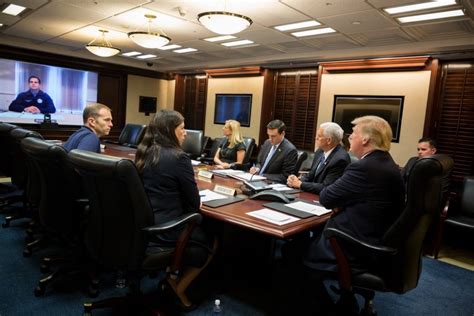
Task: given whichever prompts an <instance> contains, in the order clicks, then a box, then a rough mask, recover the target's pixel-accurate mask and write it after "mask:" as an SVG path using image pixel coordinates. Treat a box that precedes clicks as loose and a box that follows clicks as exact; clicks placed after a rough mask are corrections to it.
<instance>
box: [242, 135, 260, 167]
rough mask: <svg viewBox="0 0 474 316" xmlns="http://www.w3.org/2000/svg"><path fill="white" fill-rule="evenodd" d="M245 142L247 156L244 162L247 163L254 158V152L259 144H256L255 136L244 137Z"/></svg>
mask: <svg viewBox="0 0 474 316" xmlns="http://www.w3.org/2000/svg"><path fill="white" fill-rule="evenodd" d="M244 144H245V156H244V161H243V162H242V164H244V165H246V164H249V163H250V159H251V158H252V155H253V152H254V151H255V148H256V147H257V145H255V138H252V137H244Z"/></svg>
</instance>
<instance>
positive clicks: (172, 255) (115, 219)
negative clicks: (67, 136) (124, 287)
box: [69, 150, 207, 314]
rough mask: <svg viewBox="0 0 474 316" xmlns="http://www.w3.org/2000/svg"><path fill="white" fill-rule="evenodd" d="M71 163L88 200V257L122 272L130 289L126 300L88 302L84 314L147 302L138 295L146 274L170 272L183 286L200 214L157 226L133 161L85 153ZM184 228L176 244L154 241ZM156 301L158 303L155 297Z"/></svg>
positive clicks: (73, 155)
mask: <svg viewBox="0 0 474 316" xmlns="http://www.w3.org/2000/svg"><path fill="white" fill-rule="evenodd" d="M69 160H70V162H71V163H72V165H73V166H74V168H76V170H78V172H79V173H80V174H81V176H82V178H83V180H84V185H85V189H86V191H87V193H88V196H89V201H90V213H89V216H88V221H87V228H86V232H85V243H86V247H87V249H88V251H89V254H90V255H91V256H92V258H93V259H95V261H96V262H97V263H98V264H99V265H101V266H104V267H107V268H113V269H119V270H121V271H124V272H125V273H126V275H127V277H128V285H129V289H130V294H128V295H127V296H126V297H123V298H111V299H105V300H103V301H99V302H95V303H86V304H84V312H85V313H90V312H91V310H92V309H95V308H104V307H112V306H116V305H120V306H122V307H123V308H127V307H137V306H141V305H143V302H142V301H143V300H144V299H145V297H144V296H142V294H141V293H140V289H139V282H140V278H141V276H142V275H143V274H145V273H150V272H154V271H157V270H165V269H166V268H168V269H167V271H168V272H169V273H172V274H175V275H177V276H178V277H177V280H178V281H177V283H178V284H179V282H180V280H181V279H180V274H179V271H180V270H181V269H180V268H181V262H182V259H183V256H193V254H192V253H189V254H188V252H189V251H191V249H192V247H185V245H186V243H187V241H188V239H189V236H190V233H191V232H192V230H193V229H194V227H195V225H197V224H198V223H199V222H200V221H201V215H200V214H198V213H191V214H189V213H188V214H184V215H183V216H180V217H178V218H176V219H174V220H171V221H169V222H167V223H163V224H160V225H154V219H153V211H152V208H151V205H150V202H149V200H148V197H147V195H146V193H145V189H144V187H143V183H142V181H141V179H140V176H139V174H138V171H137V168H136V167H135V164H134V163H133V162H132V161H131V160H129V159H118V158H115V157H110V156H105V155H100V154H97V153H92V152H86V151H81V150H73V151H71V152H70V153H69ZM183 227H184V228H186V229H184V230H183V233H182V234H181V236H180V238H179V239H178V241H177V242H169V243H161V242H160V243H157V242H156V241H158V240H160V238H159V235H160V234H161V233H163V232H166V231H170V230H174V229H180V230H181V229H182V228H183ZM194 259H195V258H194ZM203 260H204V261H205V260H207V258H203ZM152 300H153V301H154V302H156V298H154V299H153V298H152ZM134 313H136V312H134ZM137 314H139V313H137Z"/></svg>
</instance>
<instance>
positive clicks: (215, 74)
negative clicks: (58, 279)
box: [205, 67, 263, 78]
mask: <svg viewBox="0 0 474 316" xmlns="http://www.w3.org/2000/svg"><path fill="white" fill-rule="evenodd" d="M205 72H206V74H207V75H208V76H209V77H210V78H221V77H241V76H262V75H263V70H262V68H261V67H240V68H223V69H208V70H205Z"/></svg>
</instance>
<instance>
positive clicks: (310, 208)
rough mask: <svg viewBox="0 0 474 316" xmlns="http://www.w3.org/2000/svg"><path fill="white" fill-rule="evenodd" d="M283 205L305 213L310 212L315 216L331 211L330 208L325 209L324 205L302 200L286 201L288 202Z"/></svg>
mask: <svg viewBox="0 0 474 316" xmlns="http://www.w3.org/2000/svg"><path fill="white" fill-rule="evenodd" d="M285 206H286V207H290V208H292V209H295V210H298V211H301V212H306V213H310V214H313V215H317V216H321V215H324V214H327V213H329V212H331V210H330V209H327V208H325V207H324V206H321V205H315V204H311V203H306V202H302V201H297V202H293V203H288V204H285Z"/></svg>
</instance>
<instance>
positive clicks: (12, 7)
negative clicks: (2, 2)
mask: <svg viewBox="0 0 474 316" xmlns="http://www.w3.org/2000/svg"><path fill="white" fill-rule="evenodd" d="M25 9H26V8H25V7H22V6H21V5H16V4H9V5H8V6H7V7H6V8H5V9H3V11H2V12H3V13H5V14H9V15H13V16H17V15H18V14H20V13H21V12H23V11H24V10H25Z"/></svg>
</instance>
